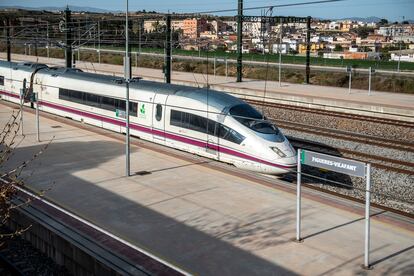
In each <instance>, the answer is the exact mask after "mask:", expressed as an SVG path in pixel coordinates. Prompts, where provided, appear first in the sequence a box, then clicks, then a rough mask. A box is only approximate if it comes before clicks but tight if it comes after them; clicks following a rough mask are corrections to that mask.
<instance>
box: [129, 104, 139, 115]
mask: <svg viewBox="0 0 414 276" xmlns="http://www.w3.org/2000/svg"><path fill="white" fill-rule="evenodd" d="M137 109H138V104H137V103H133V102H129V114H130V115H131V116H135V117H136V116H137Z"/></svg>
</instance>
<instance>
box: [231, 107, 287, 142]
mask: <svg viewBox="0 0 414 276" xmlns="http://www.w3.org/2000/svg"><path fill="white" fill-rule="evenodd" d="M229 113H230V115H232V116H233V118H234V119H236V120H237V121H239V122H240V123H241V124H243V125H244V126H246V127H248V128H250V129H251V130H253V131H255V132H256V133H257V134H258V135H259V136H260V137H263V138H264V139H266V140H268V141H271V142H283V141H284V140H285V136H284V135H283V134H282V133H281V131H280V130H279V129H278V128H277V127H276V126H275V125H274V124H272V123H270V122H268V121H266V118H265V117H264V116H263V115H262V114H260V112H259V111H257V110H256V109H254V108H253V107H252V106H250V105H248V104H240V105H236V106H233V107H232V108H230V110H229Z"/></svg>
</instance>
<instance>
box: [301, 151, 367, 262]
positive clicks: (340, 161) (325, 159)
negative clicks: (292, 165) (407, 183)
mask: <svg viewBox="0 0 414 276" xmlns="http://www.w3.org/2000/svg"><path fill="white" fill-rule="evenodd" d="M302 164H304V165H308V166H313V167H317V168H321V169H325V170H330V171H334V172H339V173H343V174H347V175H351V176H356V177H362V178H365V179H366V188H365V247H364V264H363V268H365V269H371V268H372V267H371V266H370V264H369V250H370V196H371V165H370V164H365V163H363V162H360V161H356V160H351V159H345V158H341V157H337V156H332V155H327V154H322V153H318V152H313V151H308V150H301V149H298V162H297V194H296V208H297V209H296V241H297V242H301V241H303V239H302V238H301V236H300V235H301V233H300V231H301V181H302V178H301V174H302Z"/></svg>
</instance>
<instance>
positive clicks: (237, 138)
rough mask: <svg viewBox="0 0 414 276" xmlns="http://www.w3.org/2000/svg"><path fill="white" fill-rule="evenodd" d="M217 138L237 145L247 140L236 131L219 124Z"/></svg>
mask: <svg viewBox="0 0 414 276" xmlns="http://www.w3.org/2000/svg"><path fill="white" fill-rule="evenodd" d="M217 136H218V137H219V138H221V139H224V140H227V141H230V142H233V143H236V144H241V142H243V140H244V139H245V137H244V136H243V135H241V134H240V133H238V132H237V131H235V130H234V129H231V128H229V127H227V126H225V125H222V124H219V127H218V133H217Z"/></svg>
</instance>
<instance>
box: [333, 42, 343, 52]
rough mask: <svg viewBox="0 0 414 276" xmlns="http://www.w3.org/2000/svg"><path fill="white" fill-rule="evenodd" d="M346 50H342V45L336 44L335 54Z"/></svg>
mask: <svg viewBox="0 0 414 276" xmlns="http://www.w3.org/2000/svg"><path fill="white" fill-rule="evenodd" d="M343 50H344V49H343V48H342V46H341V44H336V45H335V48H334V51H335V52H342V51H343Z"/></svg>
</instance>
